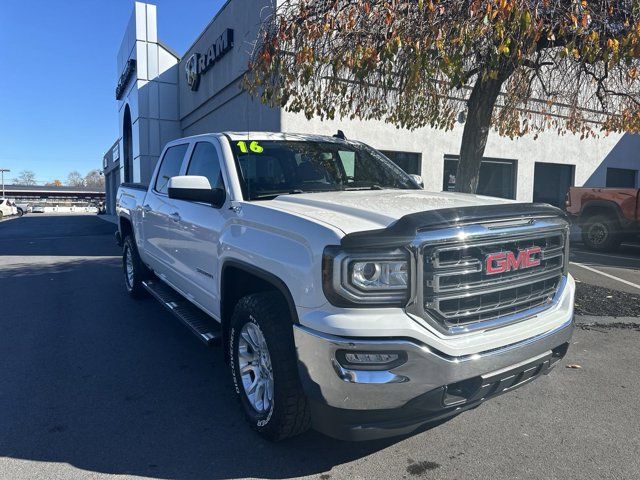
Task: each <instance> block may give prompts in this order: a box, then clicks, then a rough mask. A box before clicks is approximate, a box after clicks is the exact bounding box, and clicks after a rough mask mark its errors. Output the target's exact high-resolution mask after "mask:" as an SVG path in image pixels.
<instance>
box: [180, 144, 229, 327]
mask: <svg viewBox="0 0 640 480" xmlns="http://www.w3.org/2000/svg"><path fill="white" fill-rule="evenodd" d="M220 158H222V153H221V150H220V146H219V144H218V142H217V140H203V141H201V142H198V143H196V144H195V146H194V147H193V151H192V154H191V157H190V158H189V161H188V164H187V168H186V172H185V175H198V176H203V177H207V178H208V179H209V183H210V184H211V187H212V188H222V189H224V188H225V180H224V175H223V172H222V170H221V168H220ZM174 202H175V205H176V207H177V209H178V211H179V212H180V219H179V221H178V222H175V223H173V225H172V228H173V233H172V237H173V238H174V242H175V243H176V258H175V260H176V262H175V268H176V269H177V271H178V273H179V275H180V277H181V280H182V281H184V282H185V286H184V288H182V289H183V291H184V292H185V293H186V294H187V295H188V297H190V299H191V300H193V301H195V302H196V303H197V304H198V305H199V306H200V307H202V308H204V309H205V310H207V311H208V312H209V313H211V314H213V315H214V316H216V317H218V318H219V317H220V303H219V300H220V299H219V294H218V288H217V287H218V283H219V279H218V274H219V270H220V266H219V263H218V256H219V253H220V252H219V248H220V232H221V231H222V229H223V226H224V224H225V222H226V221H227V219H228V217H229V216H230V212H229V209H228V208H226V206H223V207H222V208H214V207H212V206H211V205H209V204H206V203H200V202H191V201H186V200H174ZM187 292H188V293H187Z"/></svg>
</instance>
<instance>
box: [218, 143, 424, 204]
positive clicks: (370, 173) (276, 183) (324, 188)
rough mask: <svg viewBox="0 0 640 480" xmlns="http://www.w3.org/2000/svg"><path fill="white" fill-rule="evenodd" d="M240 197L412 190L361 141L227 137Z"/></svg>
mask: <svg viewBox="0 0 640 480" xmlns="http://www.w3.org/2000/svg"><path fill="white" fill-rule="evenodd" d="M231 148H232V149H233V153H234V156H235V158H236V162H237V164H238V167H239V170H240V177H241V178H240V182H241V183H242V190H243V194H244V198H245V199H246V200H269V199H272V198H275V197H277V196H278V195H283V194H295V193H312V192H330V191H339V190H381V189H385V188H395V189H417V188H419V187H418V186H417V185H416V183H415V182H414V181H413V180H412V179H411V177H409V175H407V174H406V173H405V172H404V171H402V170H401V169H400V168H399V167H398V166H397V165H395V164H394V163H393V162H392V161H391V160H389V159H388V158H386V157H385V156H383V155H382V154H381V153H379V152H377V151H375V150H373V149H372V148H369V147H366V146H364V145H357V144H347V143H333V142H322V141H320V142H316V141H275V140H274V141H251V140H247V141H237V142H236V141H233V142H231Z"/></svg>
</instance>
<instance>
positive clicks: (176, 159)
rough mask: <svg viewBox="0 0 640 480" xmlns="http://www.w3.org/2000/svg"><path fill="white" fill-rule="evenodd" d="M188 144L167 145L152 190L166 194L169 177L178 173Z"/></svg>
mask: <svg viewBox="0 0 640 480" xmlns="http://www.w3.org/2000/svg"><path fill="white" fill-rule="evenodd" d="M188 146H189V144H187V143H185V144H183V145H175V146H173V147H169V148H168V149H167V151H166V152H165V154H164V157H162V163H161V164H160V170H158V176H157V177H156V184H155V186H154V190H155V191H156V192H158V193H162V194H164V195H166V194H167V186H168V184H169V179H170V178H171V177H175V176H177V175H179V174H180V167H181V166H182V160H183V159H184V155H185V153H187V147H188Z"/></svg>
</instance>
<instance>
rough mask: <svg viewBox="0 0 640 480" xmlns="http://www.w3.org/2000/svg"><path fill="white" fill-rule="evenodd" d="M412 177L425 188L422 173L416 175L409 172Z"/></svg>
mask: <svg viewBox="0 0 640 480" xmlns="http://www.w3.org/2000/svg"><path fill="white" fill-rule="evenodd" d="M409 176H410V177H411V179H412V180H413V181H414V182H416V183H417V184H418V186H419V187H420V188H424V180H422V177H421V176H420V175H414V174H413V173H411V174H409Z"/></svg>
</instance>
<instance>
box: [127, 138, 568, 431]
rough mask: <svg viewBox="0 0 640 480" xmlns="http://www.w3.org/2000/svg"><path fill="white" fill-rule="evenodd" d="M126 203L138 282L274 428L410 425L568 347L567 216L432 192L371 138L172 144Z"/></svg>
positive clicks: (131, 278)
mask: <svg viewBox="0 0 640 480" xmlns="http://www.w3.org/2000/svg"><path fill="white" fill-rule="evenodd" d="M117 212H118V217H119V219H118V220H119V228H118V232H117V234H116V238H117V239H118V241H119V243H120V244H121V245H122V246H123V272H124V284H125V286H126V289H127V291H128V292H129V294H130V295H131V296H132V297H134V298H137V297H140V296H141V295H143V294H145V293H146V292H148V293H151V294H152V295H153V296H154V297H155V298H156V299H158V300H159V301H160V302H161V303H162V304H163V305H164V306H165V307H166V308H167V309H168V310H169V311H171V312H172V313H173V314H175V315H176V316H177V317H178V318H179V319H180V320H181V321H182V322H183V323H184V324H185V325H187V326H188V327H189V328H190V329H191V331H192V332H193V333H195V334H196V336H197V337H198V338H199V339H201V340H202V341H203V342H205V343H206V344H212V343H215V342H216V341H221V342H222V345H223V351H224V353H225V357H226V360H227V365H228V368H229V370H230V374H231V378H232V380H233V385H234V390H235V394H236V395H237V397H238V399H239V402H240V404H241V406H242V409H243V411H244V414H245V416H246V418H247V421H248V423H249V424H250V425H251V427H252V428H254V429H255V430H256V431H258V432H259V433H260V434H261V435H263V436H265V437H266V438H269V439H271V440H280V439H283V438H286V437H290V436H293V435H297V434H299V433H302V432H304V431H305V430H306V429H308V428H309V427H310V426H312V427H313V428H315V429H317V430H319V431H321V432H324V433H325V434H328V435H330V436H334V437H337V438H344V439H352V440H365V439H374V438H381V437H387V436H392V435H400V434H407V433H410V432H412V431H414V430H415V429H417V428H419V427H420V426H422V425H424V424H427V423H429V422H434V421H436V420H441V419H445V418H448V417H451V416H453V415H456V414H458V413H461V412H463V411H465V410H469V409H472V408H474V407H477V406H478V405H480V404H481V403H482V402H483V401H485V400H487V399H490V398H493V397H495V396H497V395H500V394H502V393H505V392H508V391H511V390H513V389H515V388H517V387H520V386H521V385H524V384H527V383H529V382H531V381H532V380H534V379H536V378H538V377H539V376H540V375H541V374H544V373H547V372H549V370H550V369H551V368H553V366H554V365H556V363H557V362H558V360H560V359H561V358H563V357H564V355H565V353H566V352H567V348H568V346H569V340H570V338H571V334H572V330H573V301H574V290H575V283H574V280H573V279H572V277H571V275H569V273H568V271H567V265H568V258H567V248H568V235H569V224H568V222H567V221H566V216H565V214H564V212H562V211H561V210H559V209H557V208H555V207H551V206H548V205H537V204H536V205H531V204H519V203H514V202H511V201H506V200H503V199H498V198H489V197H482V196H476V195H465V194H459V193H452V192H442V193H434V192H426V191H424V190H423V189H421V188H420V187H419V185H418V182H417V179H414V178H412V177H410V176H409V175H407V174H406V173H405V172H403V171H402V170H401V169H400V168H398V167H397V166H396V165H395V164H394V163H393V162H391V161H390V160H389V159H387V158H386V157H384V156H383V155H382V154H380V153H379V152H377V151H376V150H374V149H373V148H371V147H369V146H367V145H365V144H362V143H359V142H353V141H347V140H345V139H342V138H332V137H322V136H312V135H287V134H264V133H256V132H249V133H247V132H244V133H225V134H209V135H200V136H197V137H190V138H183V139H180V140H176V141H173V142H171V143H169V144H168V145H167V146H166V147H165V149H164V151H163V153H162V155H161V158H160V161H159V162H158V164H157V166H156V169H155V173H154V175H153V177H152V179H151V182H150V184H149V186H145V185H140V184H123V185H122V186H121V187H120V188H119V190H118V193H117ZM150 315H151V313H150ZM527 395H540V398H541V401H554V402H562V401H563V399H562V397H558V398H555V399H553V400H549V399H548V398H547V397H544V396H543V395H544V393H542V392H538V391H537V390H535V389H531V390H528V392H527ZM514 416H515V415H514Z"/></svg>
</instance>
